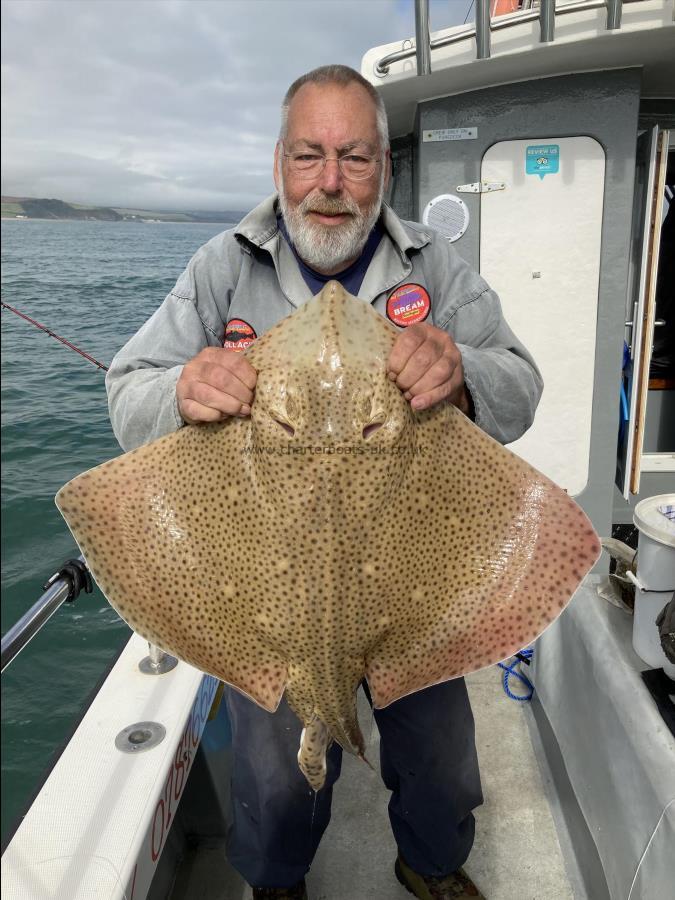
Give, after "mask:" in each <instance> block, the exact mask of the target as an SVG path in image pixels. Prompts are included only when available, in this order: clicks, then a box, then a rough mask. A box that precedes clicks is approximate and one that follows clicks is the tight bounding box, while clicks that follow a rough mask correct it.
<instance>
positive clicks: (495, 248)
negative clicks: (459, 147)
mask: <svg viewBox="0 0 675 900" xmlns="http://www.w3.org/2000/svg"><path fill="white" fill-rule="evenodd" d="M481 182H482V191H483V192H482V193H481V204H480V215H481V234H480V271H481V274H482V275H483V276H484V277H485V279H486V280H487V282H488V284H490V286H491V287H493V288H494V289H495V290H496V291H497V293H498V294H499V296H500V298H501V301H502V306H503V308H504V314H505V316H506V320H507V321H508V323H509V325H510V326H511V327H512V329H513V330H514V332H515V333H516V335H517V336H518V337H519V338H520V339H521V340H522V342H523V343H524V344H525V346H526V347H527V348H528V350H529V351H530V352H531V353H532V355H533V357H534V359H535V361H536V362H537V365H538V366H539V368H540V369H541V372H542V375H543V378H544V385H545V387H544V394H543V396H542V399H541V402H540V404H539V408H538V410H537V414H536V417H535V420H534V424H533V425H532V427H531V428H530V429H529V431H527V433H526V434H525V435H523V437H522V438H520V439H519V440H517V441H515V442H514V443H513V444H511V445H510V449H511V450H513V451H515V452H516V453H518V454H519V455H520V456H522V457H523V458H524V459H526V460H527V461H528V462H529V463H531V464H532V465H533V466H535V467H536V468H537V469H539V470H540V471H541V472H544V474H546V475H548V477H549V478H551V479H552V480H553V481H555V482H556V483H557V484H558V485H560V486H561V487H562V488H564V489H565V490H566V491H568V493H570V494H571V495H573V496H577V495H578V494H580V493H581V492H582V491H583V489H584V487H585V486H586V484H587V482H588V476H589V465H590V446H591V423H592V407H593V377H594V371H595V335H596V319H597V308H598V285H599V276H600V243H601V233H602V207H603V196H604V182H605V153H604V150H603V148H602V146H601V145H600V144H599V143H598V142H597V141H596V140H594V139H593V138H590V137H565V138H558V137H548V136H544V137H538V138H536V139H530V140H518V141H502V142H500V143H498V144H494V145H493V146H492V147H490V148H489V149H488V150H487V152H486V153H485V156H484V157H483V162H482V169H481ZM486 183H487V184H488V185H493V186H497V189H492V190H487V189H486ZM502 184H503V185H504V187H503V189H500V186H501V185H502ZM617 398H618V386H617ZM617 402H618V400H617Z"/></svg>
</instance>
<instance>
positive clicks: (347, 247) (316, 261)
mask: <svg viewBox="0 0 675 900" xmlns="http://www.w3.org/2000/svg"><path fill="white" fill-rule="evenodd" d="M280 176H281V173H280ZM383 185H384V172H383V173H382V177H381V179H380V187H379V190H378V194H377V197H376V198H375V202H374V203H373V204H372V206H371V207H370V208H369V209H367V210H366V213H365V214H364V213H362V212H361V210H360V209H359V207H358V205H357V204H356V201H355V200H352V198H351V197H349V196H345V197H343V198H340V199H337V198H334V197H326V196H325V195H324V194H322V193H321V191H319V190H315V191H312V193H311V194H308V195H307V196H306V197H305V199H304V200H303V201H302V202H301V203H299V204H298V206H297V207H295V209H291V208H290V206H289V205H288V202H287V200H286V192H285V191H284V182H283V176H281V177H280V185H279V187H280V189H279V205H280V207H281V213H282V215H283V217H284V224H285V225H286V231H287V232H288V236H289V237H290V239H291V242H292V243H293V246H294V247H295V250H296V252H297V254H298V256H299V257H300V258H301V259H302V260H303V262H305V263H306V264H307V265H308V266H309V267H310V268H312V269H315V270H316V271H317V272H322V271H324V270H325V271H328V270H332V269H336V268H338V267H343V266H344V267H346V265H347V264H348V263H350V262H352V261H353V260H356V259H357V258H358V257H359V256H360V255H361V253H362V251H363V248H364V247H365V245H366V241H367V240H368V236H369V235H370V232H371V231H372V229H373V226H374V225H375V223H376V222H377V220H378V218H379V215H380V209H381V207H382V195H383ZM310 211H318V212H323V213H328V214H331V213H332V214H337V213H348V214H349V216H350V218H349V219H348V220H347V221H346V222H344V223H343V224H342V225H320V224H318V223H315V222H311V221H310V220H309V218H308V215H307V214H308V213H309V212H310Z"/></svg>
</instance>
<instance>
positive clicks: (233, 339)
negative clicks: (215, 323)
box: [223, 319, 258, 353]
mask: <svg viewBox="0 0 675 900" xmlns="http://www.w3.org/2000/svg"><path fill="white" fill-rule="evenodd" d="M257 337H258V335H257V334H256V333H255V331H254V330H253V328H251V326H250V325H249V324H248V322H244V320H243V319H230V321H229V322H228V323H227V325H226V326H225V337H224V338H223V347H224V348H225V349H226V350H234V351H235V352H236V353H241V351H242V350H246V349H247V348H248V347H250V346H251V344H252V343H253V341H254V340H255V339H256V338H257Z"/></svg>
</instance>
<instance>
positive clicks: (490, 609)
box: [56, 282, 600, 790]
mask: <svg viewBox="0 0 675 900" xmlns="http://www.w3.org/2000/svg"><path fill="white" fill-rule="evenodd" d="M396 334H397V331H396V329H395V328H393V327H392V326H391V325H390V324H389V323H388V322H387V321H386V320H385V319H384V318H382V317H381V316H379V315H378V314H377V313H376V312H375V311H374V310H373V309H372V308H371V307H370V305H369V304H367V303H364V302H363V301H361V300H359V299H357V298H354V297H351V296H350V295H348V294H346V293H345V292H344V291H343V290H342V288H341V287H340V285H339V284H338V283H337V282H330V283H329V284H328V285H327V286H326V288H325V289H324V290H323V291H322V293H321V294H319V295H318V296H317V297H315V298H314V299H313V300H311V301H310V302H308V303H307V304H305V305H304V306H302V307H300V309H299V310H298V311H297V312H295V313H293V315H291V316H289V317H288V318H287V319H284V320H283V321H282V322H280V323H279V324H278V325H276V326H275V327H274V328H272V329H271V330H270V331H268V332H267V333H266V334H265V335H263V336H262V337H261V338H259V339H258V341H256V343H255V344H253V345H252V346H251V348H250V349H249V350H248V351H247V354H248V357H249V359H250V361H251V363H252V365H253V367H254V368H255V369H256V370H257V371H258V383H257V388H256V397H255V402H254V404H253V408H252V413H251V417H250V419H238V418H232V419H228V420H226V421H225V422H221V423H217V424H213V425H200V426H188V427H185V428H182V429H181V430H180V431H178V432H176V433H174V434H171V435H169V436H167V437H164V438H161V439H159V440H157V441H154V442H153V443H151V444H148V445H146V446H145V447H141V448H139V449H137V450H134V451H132V452H130V453H126V454H124V455H123V456H120V457H118V458H117V459H114V460H111V461H110V462H107V463H104V464H103V465H101V466H98V467H97V468H95V469H92V470H91V471H89V472H86V473H84V474H83V475H80V476H79V477H77V478H75V479H74V480H73V481H71V482H69V483H68V484H67V485H66V486H65V487H64V488H62V489H61V490H60V491H59V493H58V495H57V498H56V502H57V505H58V507H59V509H60V510H61V512H62V514H63V516H64V518H65V519H66V521H67V523H68V525H69V527H70V529H71V531H72V532H73V535H74V536H75V539H76V540H77V542H78V544H79V545H80V547H81V549H82V552H83V554H84V556H85V558H86V560H87V563H88V565H89V566H90V568H91V570H92V572H93V574H94V577H95V578H96V581H97V582H98V584H99V585H100V587H101V589H102V591H103V592H104V594H105V595H106V597H107V598H108V600H109V602H110V603H111V604H112V605H113V606H114V608H115V609H116V610H117V611H118V612H119V614H120V615H121V616H122V618H123V619H125V621H127V622H128V623H129V625H130V626H131V627H132V628H133V629H134V630H136V631H137V632H138V633H139V634H141V635H142V636H143V637H145V638H147V640H149V641H151V642H152V643H154V644H156V645H158V646H159V647H162V648H163V649H165V650H167V651H169V652H171V653H173V654H175V655H176V656H178V657H180V658H181V659H183V660H185V661H187V662H189V663H191V664H192V665H194V666H197V667H198V668H200V669H202V670H203V671H205V672H209V673H211V674H213V675H215V676H217V677H218V678H220V679H222V680H223V681H226V682H227V683H228V684H231V685H233V686H234V687H235V688H238V689H239V690H240V691H242V692H243V693H245V694H246V695H248V696H249V697H251V698H252V699H253V700H254V701H255V702H256V703H258V704H260V705H261V706H262V707H264V708H265V709H267V710H270V711H273V710H275V709H276V707H277V706H278V704H279V701H280V700H281V697H282V695H283V693H284V691H286V696H287V698H288V701H289V703H290V704H291V706H292V708H293V710H294V711H295V712H296V714H297V715H298V716H299V718H300V719H301V721H302V722H303V724H304V726H305V727H304V731H303V738H302V743H301V747H300V751H299V754H298V761H299V764H300V767H301V769H302V771H303V772H304V774H305V776H306V777H307V779H308V781H309V783H310V784H311V786H312V787H313V788H314V789H315V790H318V789H319V788H320V787H321V786H322V784H323V781H324V776H325V751H326V748H327V746H328V744H329V743H330V741H331V740H336V741H338V743H340V744H341V746H342V747H343V748H344V749H346V750H348V751H350V752H352V753H355V754H357V755H359V756H363V752H364V741H363V737H362V735H361V731H360V729H359V725H358V721H357V716H356V699H355V698H356V690H357V687H358V685H359V683H360V681H361V680H362V678H364V677H366V678H367V680H368V684H369V687H370V692H371V695H372V698H373V702H374V703H375V705H376V706H377V707H383V706H387V705H388V704H389V703H392V702H393V701H395V700H397V699H399V698H401V697H403V696H405V695H407V694H410V693H413V692H414V691H418V690H421V689H423V688H425V687H428V686H430V685H432V684H436V683H438V682H441V681H446V680H448V679H450V678H455V677H457V676H459V675H464V674H467V673H469V672H473V671H475V670H477V669H481V668H483V667H485V666H489V665H492V664H494V663H495V662H498V661H500V660H502V659H505V658H507V657H509V656H511V655H512V654H513V653H514V652H516V651H517V650H519V649H520V648H522V647H524V646H526V645H527V644H529V643H531V642H532V641H533V640H534V639H535V638H536V637H537V636H538V635H539V634H541V632H542V631H543V630H544V629H545V628H546V627H547V626H548V625H549V624H550V623H551V622H552V621H553V620H554V619H555V618H556V617H557V616H558V615H559V613H560V612H561V611H562V609H563V608H564V607H565V605H566V604H567V603H568V601H569V600H570V598H571V597H572V595H573V593H574V591H575V590H576V588H577V587H578V585H579V583H580V582H581V580H582V579H583V577H584V575H585V574H586V573H587V572H588V571H589V569H590V568H591V567H592V565H593V563H594V562H595V560H596V559H597V558H598V556H599V554H600V544H599V541H598V538H597V535H596V534H595V532H594V531H593V528H592V526H591V524H590V522H589V520H588V519H587V518H586V516H585V514H584V513H583V511H582V510H581V509H580V508H579V507H578V506H577V505H576V503H574V501H573V500H571V499H570V498H569V497H568V496H567V495H566V494H565V492H564V491H562V490H561V489H560V488H558V487H557V486H556V485H555V484H553V482H551V481H550V480H549V479H547V478H546V477H545V476H543V475H542V474H540V473H539V472H537V471H536V470H535V469H533V468H532V467H531V466H529V465H528V464H527V463H525V462H524V461H523V460H521V459H520V458H519V457H517V456H515V455H514V454H513V453H511V452H510V451H508V450H506V449H505V448H504V447H502V446H501V445H500V444H498V443H497V442H496V441H494V440H493V439H492V438H490V437H488V436H487V435H486V434H485V433H484V432H483V431H481V430H480V429H479V428H478V427H477V426H476V425H474V424H473V423H472V422H471V421H470V420H469V419H467V418H466V417H465V416H464V415H462V413H461V412H459V410H457V409H456V408H455V407H453V406H451V405H449V404H442V405H439V406H436V407H434V408H433V409H431V410H426V411H424V412H421V413H415V412H413V411H412V410H411V408H410V405H409V404H408V403H407V402H406V400H405V399H404V398H403V396H402V395H401V393H400V391H399V389H398V388H397V387H396V385H395V384H393V383H392V382H391V381H390V380H389V378H388V377H387V370H386V363H387V359H388V357H389V353H390V351H391V347H392V345H393V342H394V340H395V338H396Z"/></svg>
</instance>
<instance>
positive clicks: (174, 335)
mask: <svg viewBox="0 0 675 900" xmlns="http://www.w3.org/2000/svg"><path fill="white" fill-rule="evenodd" d="M382 222H383V225H384V231H385V233H384V236H383V238H382V240H381V241H380V244H379V246H378V248H377V250H376V252H375V255H374V257H373V259H372V261H371V263H370V266H369V268H368V270H367V272H366V275H365V277H364V279H363V283H362V285H361V289H360V291H359V296H360V297H361V298H362V299H363V300H364V301H365V302H367V303H371V304H372V305H373V306H374V307H375V309H376V310H377V311H378V312H379V313H381V314H382V315H387V309H388V307H387V300H388V299H389V298H390V297H391V295H392V294H393V293H394V292H395V291H396V289H397V288H398V287H400V286H407V285H410V286H413V290H414V291H417V292H418V295H420V294H421V296H423V297H425V298H426V296H427V295H428V297H429V299H430V309H429V311H428V315H427V316H426V321H427V322H429V323H431V324H432V325H436V326H438V327H439V328H442V329H444V330H445V331H447V333H448V334H449V335H450V336H451V337H452V338H453V340H454V341H455V343H456V344H457V345H458V348H459V350H460V352H461V354H462V363H463V366H464V378H465V382H466V385H467V388H468V389H469V391H470V393H471V397H472V399H473V403H474V409H475V421H476V424H477V425H479V426H480V427H481V428H482V429H483V430H484V431H486V432H487V433H488V434H490V435H491V436H492V437H494V438H496V440H498V441H500V442H501V443H509V442H510V441H514V440H516V438H518V437H520V435H521V434H523V432H524V431H526V429H527V428H529V426H530V425H531V424H532V420H533V418H534V412H535V409H536V407H537V403H538V402H539V397H540V395H541V390H542V380H541V376H540V374H539V371H538V370H537V367H536V365H535V363H534V361H533V359H532V357H531V356H530V355H529V353H528V352H527V350H526V349H525V347H523V345H522V344H521V343H520V341H519V340H518V339H517V338H516V336H515V335H514V334H513V332H512V331H511V329H510V328H509V326H508V325H507V324H506V321H505V320H504V318H503V316H502V311H501V305H500V303H499V298H498V297H497V295H496V294H495V293H494V292H493V291H492V290H491V289H490V288H489V286H488V285H487V283H486V282H485V281H484V280H483V279H482V278H481V277H480V275H478V274H477V273H476V272H474V271H473V270H472V269H471V268H470V267H469V266H468V265H467V263H466V262H464V260H463V259H462V258H461V257H460V256H459V254H458V253H457V252H456V250H454V248H453V247H452V246H451V245H450V244H449V243H448V241H447V240H446V239H445V238H443V237H442V236H441V235H439V234H438V233H437V232H434V231H433V230H432V229H426V228H424V227H423V226H422V225H419V224H416V223H414V222H403V221H401V220H400V219H399V218H398V216H396V214H395V213H394V212H393V211H392V210H391V209H390V208H389V207H387V206H386V205H385V206H384V207H383V215H382ZM420 289H423V290H421V291H420ZM425 292H426V293H425ZM310 296H311V294H310V291H309V288H308V287H307V284H306V282H305V281H304V279H303V277H302V274H301V272H300V269H299V267H298V264H297V262H296V259H295V256H294V255H293V252H292V250H291V248H290V247H289V246H288V244H287V242H286V240H285V239H284V237H283V235H282V234H281V233H280V231H279V227H278V224H277V217H276V195H274V196H272V197H270V198H268V199H267V200H265V201H264V202H263V203H261V204H260V205H259V206H258V207H256V208H255V209H254V210H253V211H252V212H251V213H249V215H247V216H246V217H245V218H244V219H243V220H242V222H241V223H240V224H239V226H238V227H237V228H234V229H231V230H229V231H224V232H223V233H222V234H218V235H216V237H214V238H212V239H211V240H210V241H209V242H208V243H206V244H204V246H203V247H201V248H200V249H199V250H198V251H197V252H196V253H195V255H194V256H193V257H192V259H191V260H190V262H189V263H188V266H187V268H186V269H185V271H184V272H183V274H182V275H181V276H180V278H179V279H178V281H177V282H176V286H175V287H174V288H173V290H172V291H171V293H170V294H169V295H168V296H167V297H166V299H165V300H164V302H163V303H162V305H161V306H160V307H159V309H158V310H157V311H156V312H155V313H154V315H153V316H152V317H151V318H150V319H149V320H148V321H147V322H146V323H145V325H143V327H142V328H141V329H140V330H139V331H138V332H137V334H136V335H134V337H132V338H131V340H130V341H129V342H128V343H127V344H126V345H125V346H124V347H123V348H122V349H121V350H120V352H119V353H118V354H117V355H116V356H115V358H114V359H113V361H112V364H111V366H110V370H109V372H108V374H107V376H106V386H107V389H108V400H109V405H110V418H111V421H112V426H113V430H114V432H115V435H116V437H117V439H118V441H119V442H120V444H121V445H122V447H123V448H124V449H125V450H131V449H133V448H134V447H137V446H139V445H140V444H144V443H146V442H148V441H150V440H154V439H155V438H158V437H161V436H162V435H165V434H168V433H170V432H171V431H175V430H176V429H178V428H180V427H182V426H183V424H184V422H183V420H182V419H181V417H180V414H179V412H178V404H177V400H176V382H177V381H178V378H179V376H180V374H181V372H182V369H183V364H184V363H186V362H188V361H189V360H190V359H192V358H193V357H194V356H196V355H197V354H198V353H199V351H200V350H203V349H204V347H222V346H223V342H224V339H225V335H226V330H227V329H226V326H227V325H228V324H230V325H231V328H236V329H239V333H240V334H243V335H244V336H248V338H249V339H250V338H255V337H259V336H260V335H261V334H263V333H264V332H265V331H267V330H268V329H270V328H271V327H272V326H273V325H275V324H276V323H277V322H278V321H279V320H280V319H282V318H284V317H285V316H287V315H289V314H290V313H292V312H293V310H294V309H296V308H297V307H298V306H300V305H301V304H303V303H304V302H305V301H307V300H308V299H310ZM234 320H238V321H237V322H235V321H234ZM242 329H243V330H242Z"/></svg>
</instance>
